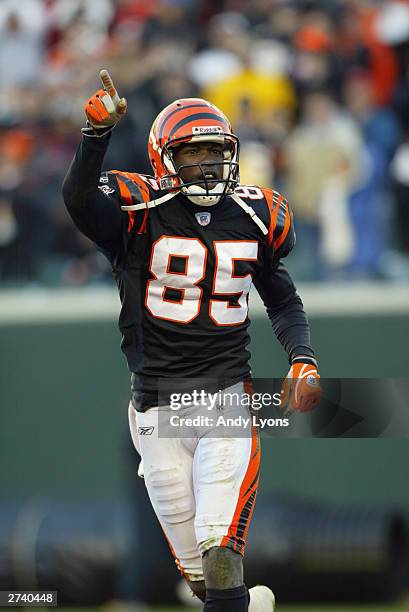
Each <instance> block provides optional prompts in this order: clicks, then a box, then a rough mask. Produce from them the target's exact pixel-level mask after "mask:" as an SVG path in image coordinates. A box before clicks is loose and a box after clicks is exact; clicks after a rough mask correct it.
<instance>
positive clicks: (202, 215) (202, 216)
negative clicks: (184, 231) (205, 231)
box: [195, 212, 212, 227]
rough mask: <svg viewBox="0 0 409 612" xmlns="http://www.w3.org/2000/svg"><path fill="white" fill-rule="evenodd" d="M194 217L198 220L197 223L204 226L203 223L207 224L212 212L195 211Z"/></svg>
mask: <svg viewBox="0 0 409 612" xmlns="http://www.w3.org/2000/svg"><path fill="white" fill-rule="evenodd" d="M195 217H196V221H197V222H198V224H199V225H202V226H203V227H204V226H205V225H209V223H210V219H211V218H212V213H209V212H197V213H195Z"/></svg>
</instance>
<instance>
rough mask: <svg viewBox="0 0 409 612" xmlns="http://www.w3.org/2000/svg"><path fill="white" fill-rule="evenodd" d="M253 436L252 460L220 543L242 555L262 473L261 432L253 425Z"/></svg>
mask: <svg viewBox="0 0 409 612" xmlns="http://www.w3.org/2000/svg"><path fill="white" fill-rule="evenodd" d="M251 437H252V443H251V451H250V460H249V464H248V467H247V471H246V474H245V476H244V479H243V482H242V484H241V487H240V492H239V499H238V501H237V505H236V509H235V511H234V515H233V519H232V522H231V523H230V526H229V529H228V531H227V534H226V535H225V536H224V538H223V540H222V541H221V544H220V546H226V547H228V548H232V549H233V550H235V551H236V552H238V553H240V554H241V555H243V554H244V546H245V544H246V537H247V531H248V528H249V526H250V521H251V517H252V514H253V510H254V504H255V501H256V497H257V489H258V483H259V473H260V434H259V431H258V429H257V428H255V427H254V426H253V427H252V431H251Z"/></svg>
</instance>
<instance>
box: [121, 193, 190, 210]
mask: <svg viewBox="0 0 409 612" xmlns="http://www.w3.org/2000/svg"><path fill="white" fill-rule="evenodd" d="M178 193H179V192H178V191H177V192H176V193H167V194H166V195H164V196H162V197H161V198H158V199H157V200H149V202H142V203H141V204H131V205H130V206H121V210H143V209H144V208H155V206H159V204H163V203H164V202H167V201H168V200H171V199H172V198H174V197H175V196H177V195H178Z"/></svg>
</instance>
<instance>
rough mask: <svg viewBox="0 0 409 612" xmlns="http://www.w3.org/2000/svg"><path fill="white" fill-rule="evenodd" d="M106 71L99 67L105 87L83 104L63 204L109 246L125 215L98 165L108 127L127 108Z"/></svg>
mask: <svg viewBox="0 0 409 612" xmlns="http://www.w3.org/2000/svg"><path fill="white" fill-rule="evenodd" d="M107 75H108V73H107V72H106V71H101V75H100V76H101V80H102V82H103V85H104V88H107V89H100V90H98V91H97V92H96V93H95V94H94V95H93V96H91V98H90V99H89V100H88V101H87V103H86V105H85V114H86V116H87V127H86V128H84V129H83V130H82V132H83V138H82V142H81V143H80V145H79V147H78V149H77V152H76V154H75V157H74V159H73V161H72V163H71V165H70V167H69V169H68V172H67V175H66V177H65V179H64V183H63V188H62V192H63V198H64V202H65V205H66V207H67V209H68V212H69V213H70V215H71V217H72V219H73V221H74V223H75V225H76V226H77V227H78V229H79V230H80V231H81V232H82V233H83V234H85V236H87V237H88V238H90V239H91V240H92V241H93V242H95V243H96V244H98V245H99V246H101V247H103V248H108V249H110V248H111V247H112V246H113V244H114V243H115V242H116V241H118V240H119V238H120V235H121V232H122V229H123V226H124V224H126V223H127V222H128V219H127V215H126V214H125V213H123V212H122V211H121V208H120V195H119V194H118V193H117V190H116V189H115V188H111V187H110V186H109V184H107V183H108V181H109V180H110V179H109V178H107V177H103V179H102V183H101V182H100V178H101V168H102V163H103V159H104V155H105V152H106V150H107V148H108V144H109V140H110V138H111V131H112V129H113V128H114V127H115V125H116V123H117V122H118V121H119V119H120V118H121V116H123V115H124V114H125V112H126V101H125V100H124V98H122V99H119V96H118V94H117V92H116V90H115V88H114V86H113V84H112V80H111V79H110V77H109V75H108V76H107Z"/></svg>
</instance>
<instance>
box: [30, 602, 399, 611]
mask: <svg viewBox="0 0 409 612" xmlns="http://www.w3.org/2000/svg"><path fill="white" fill-rule="evenodd" d="M115 609H117V610H118V611H119V610H120V607H118V608H117V607H116V606H111V605H109V604H108V605H107V606H103V607H101V608H63V610H64V612H111V611H112V612H114V611H115ZM121 609H122V611H123V610H125V608H121ZM26 610H29V608H26ZM51 610H52V608H36V611H37V612H51ZM128 610H129V612H131V611H132V608H131V607H129V608H128ZM151 610H152V612H200V610H201V608H182V607H181V606H176V607H175V606H173V607H166V608H163V607H155V608H151ZM408 610H409V604H408V603H405V604H401V605H392V604H391V605H381V606H377V605H370V606H368V605H367V606H354V605H351V606H350V605H338V606H335V605H331V604H328V605H326V604H321V605H305V606H304V605H297V606H286V605H278V606H277V608H276V611H277V612H408Z"/></svg>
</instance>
